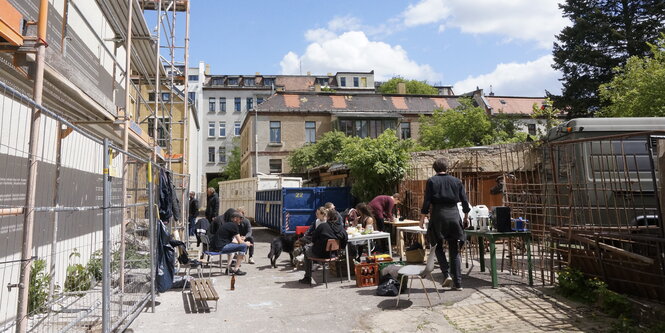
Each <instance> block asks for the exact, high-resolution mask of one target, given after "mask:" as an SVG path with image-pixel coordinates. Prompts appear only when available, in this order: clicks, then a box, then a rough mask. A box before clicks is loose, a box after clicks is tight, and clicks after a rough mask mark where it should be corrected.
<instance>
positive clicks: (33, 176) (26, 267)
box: [16, 0, 49, 333]
mask: <svg viewBox="0 0 665 333" xmlns="http://www.w3.org/2000/svg"><path fill="white" fill-rule="evenodd" d="M48 6H49V3H48V0H41V2H40V4H39V21H38V29H37V58H36V66H35V82H34V88H33V99H34V100H35V103H37V104H41V103H42V94H43V91H44V56H45V54H46V27H47V17H48ZM31 118H32V119H31V122H32V123H31V126H30V142H29V148H28V149H29V151H30V154H29V155H28V179H27V193H26V196H25V215H24V216H25V218H24V221H23V245H22V249H21V275H20V282H19V286H18V289H19V294H18V306H17V310H16V332H17V333H25V332H26V331H27V329H28V293H29V291H30V288H29V287H30V270H31V268H32V236H33V228H34V223H35V194H36V188H37V156H38V154H39V140H40V132H39V131H40V123H41V111H40V110H38V109H37V108H33V109H32V116H31Z"/></svg>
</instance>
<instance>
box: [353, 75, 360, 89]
mask: <svg viewBox="0 0 665 333" xmlns="http://www.w3.org/2000/svg"><path fill="white" fill-rule="evenodd" d="M359 85H360V82H359V78H358V77H357V76H354V77H353V86H354V87H358V86H359Z"/></svg>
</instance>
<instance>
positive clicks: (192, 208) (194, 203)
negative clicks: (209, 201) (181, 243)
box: [187, 191, 199, 236]
mask: <svg viewBox="0 0 665 333" xmlns="http://www.w3.org/2000/svg"><path fill="white" fill-rule="evenodd" d="M198 214H199V200H198V199H196V193H194V191H191V192H189V216H188V219H187V220H188V221H189V235H190V236H194V235H196V216H197V215H198Z"/></svg>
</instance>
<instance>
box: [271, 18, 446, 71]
mask: <svg viewBox="0 0 665 333" xmlns="http://www.w3.org/2000/svg"><path fill="white" fill-rule="evenodd" d="M324 30H325V31H324ZM305 36H306V38H307V40H308V41H310V42H312V43H311V44H309V46H307V49H306V50H305V53H304V54H302V55H301V56H299V55H298V54H296V53H295V52H292V51H291V52H289V53H287V54H286V55H285V56H284V57H283V58H282V61H281V62H280V66H281V68H282V74H299V73H300V72H301V71H300V70H301V65H302V72H313V73H328V72H332V73H334V72H337V71H370V70H374V77H375V79H376V80H387V79H390V78H391V77H393V76H395V75H400V76H402V77H405V78H409V79H418V80H428V81H430V82H433V81H438V80H440V79H441V76H440V75H439V74H438V73H436V72H434V70H433V69H432V67H430V66H429V65H426V64H418V63H416V62H415V61H413V60H411V59H409V56H408V54H407V52H406V50H404V49H403V48H402V47H401V46H399V45H395V46H392V45H390V44H387V43H384V42H379V41H371V40H369V38H367V35H366V34H365V33H364V32H362V31H347V32H344V33H342V34H339V35H338V34H336V33H334V32H332V31H330V30H326V29H316V30H309V31H307V32H306V33H305Z"/></svg>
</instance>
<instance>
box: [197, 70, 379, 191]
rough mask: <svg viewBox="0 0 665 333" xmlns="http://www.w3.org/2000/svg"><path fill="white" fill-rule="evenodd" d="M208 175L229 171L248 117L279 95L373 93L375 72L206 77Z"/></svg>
mask: <svg viewBox="0 0 665 333" xmlns="http://www.w3.org/2000/svg"><path fill="white" fill-rule="evenodd" d="M201 85H202V86H203V88H202V95H201V105H202V106H201V108H200V109H199V110H200V114H201V116H202V121H201V127H202V139H201V142H202V143H203V144H202V145H201V146H202V148H203V153H202V155H203V161H204V168H203V169H204V173H205V174H206V178H207V181H209V180H211V179H213V178H215V177H218V176H219V175H220V174H221V173H222V172H223V171H224V169H225V167H226V165H227V163H228V159H229V156H230V154H231V151H232V150H233V149H234V148H235V147H236V146H238V145H239V144H240V133H241V126H242V123H243V121H245V118H247V117H248V115H250V114H251V113H252V112H253V111H255V110H256V108H257V107H258V106H259V105H261V104H262V103H263V102H264V101H265V100H267V99H268V98H269V97H270V96H271V95H273V94H275V93H277V92H317V91H321V90H327V91H337V92H345V93H346V92H348V93H354V94H366V93H369V94H372V93H374V92H375V89H374V71H370V72H338V73H335V74H331V73H328V74H326V75H312V74H311V73H307V75H261V74H260V73H256V74H255V75H206V76H205V82H201Z"/></svg>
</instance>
